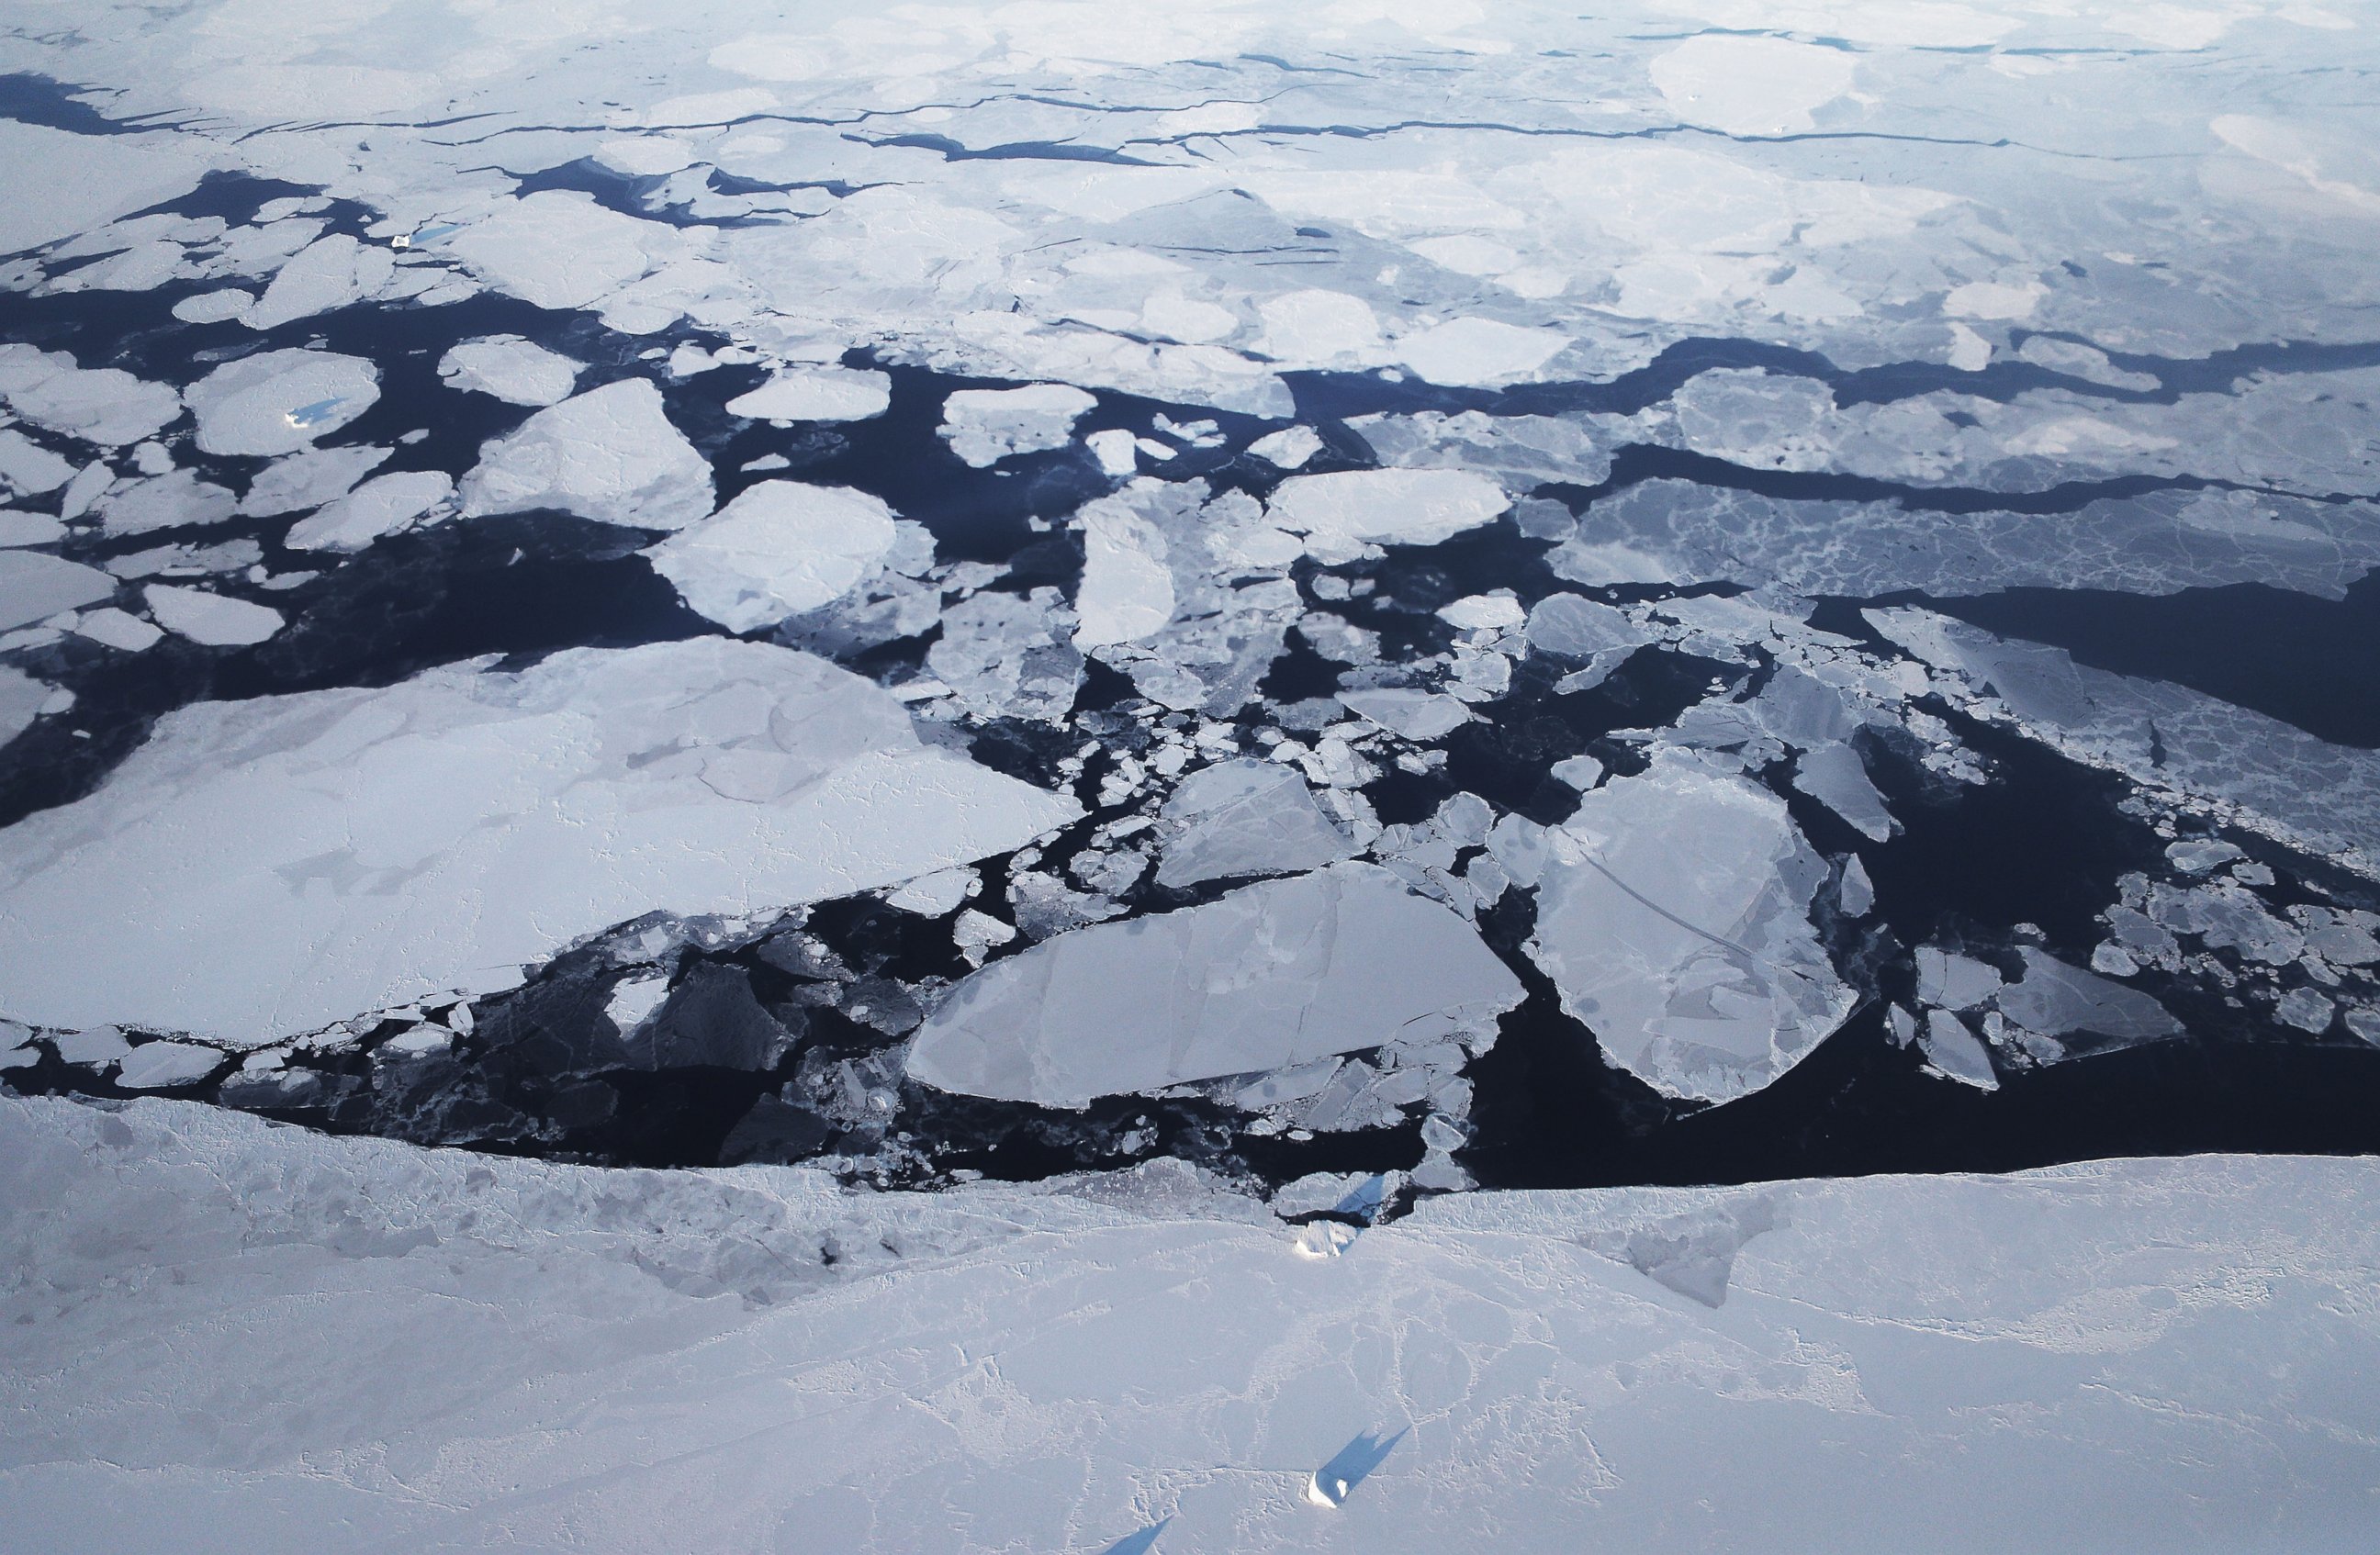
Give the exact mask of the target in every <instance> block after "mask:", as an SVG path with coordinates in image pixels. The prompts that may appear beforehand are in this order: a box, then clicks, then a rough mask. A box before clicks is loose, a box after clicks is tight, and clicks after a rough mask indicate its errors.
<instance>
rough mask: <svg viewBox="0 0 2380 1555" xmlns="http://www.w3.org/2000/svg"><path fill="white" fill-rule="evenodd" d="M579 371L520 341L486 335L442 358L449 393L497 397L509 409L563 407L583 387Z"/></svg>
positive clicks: (556, 355) (533, 344)
mask: <svg viewBox="0 0 2380 1555" xmlns="http://www.w3.org/2000/svg"><path fill="white" fill-rule="evenodd" d="M578 373H579V365H578V364H577V362H574V361H572V360H571V359H570V358H569V357H567V356H562V355H561V354H560V353H558V352H553V351H548V350H547V349H546V348H545V347H544V346H542V345H540V344H537V343H536V342H535V341H530V340H524V339H522V338H521V337H520V336H519V335H482V336H480V338H479V339H477V340H467V341H464V342H463V343H462V344H458V345H456V346H455V347H454V348H453V349H451V350H449V351H448V352H447V353H446V355H445V356H442V357H440V358H439V361H438V376H439V377H440V378H442V379H443V380H445V381H446V383H447V385H448V387H450V388H454V389H458V390H463V391H467V392H468V391H477V392H480V393H482V394H492V395H493V396H495V397H496V398H497V399H499V400H502V401H504V403H505V404H516V405H539V406H543V405H552V404H561V403H562V402H563V401H565V400H566V399H568V398H569V397H570V392H571V390H572V389H574V388H576V387H577V383H578Z"/></svg>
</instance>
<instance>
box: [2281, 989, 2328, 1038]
mask: <svg viewBox="0 0 2380 1555" xmlns="http://www.w3.org/2000/svg"><path fill="white" fill-rule="evenodd" d="M2274 1013H2275V1014H2276V1015H2277V1016H2279V1017H2280V1019H2281V1022H2282V1024H2283V1025H2287V1026H2294V1027H2296V1028H2297V1029H2298V1030H2299V1031H2312V1032H2313V1033H2314V1035H2316V1036H2320V1035H2321V1034H2322V1033H2323V1032H2325V1031H2329V1030H2330V1023H2331V1021H2332V1019H2335V1018H2336V1017H2337V1015H2338V1006H2336V1005H2334V1004H2332V1003H2331V1002H2330V1001H2329V1000H2328V999H2326V998H2325V997H2323V995H2321V994H2317V993H2315V992H2314V991H2313V989H2311V988H2292V989H2290V990H2289V992H2288V993H2286V994H2282V995H2281V1004H2280V1007H2279V1008H2278V1009H2277V1010H2276V1011H2274Z"/></svg>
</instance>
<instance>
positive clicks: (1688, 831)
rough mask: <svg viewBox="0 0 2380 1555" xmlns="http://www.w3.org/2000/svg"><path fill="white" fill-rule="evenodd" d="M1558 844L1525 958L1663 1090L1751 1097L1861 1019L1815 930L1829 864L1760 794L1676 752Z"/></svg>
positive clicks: (1587, 814)
mask: <svg viewBox="0 0 2380 1555" xmlns="http://www.w3.org/2000/svg"><path fill="white" fill-rule="evenodd" d="M1552 842H1553V858H1552V860H1551V862H1549V863H1548V866H1547V868H1546V872H1545V875H1544V878H1543V881H1542V883H1541V884H1540V886H1538V891H1537V926H1536V935H1535V937H1533V938H1532V939H1531V940H1530V942H1529V946H1528V951H1529V955H1530V957H1531V958H1532V959H1534V960H1535V961H1536V963H1537V965H1538V966H1540V967H1542V968H1544V969H1545V971H1546V974H1547V975H1548V977H1550V978H1552V979H1553V981H1554V985H1555V987H1556V988H1557V989H1558V990H1559V991H1560V994H1561V1001H1562V1007H1563V1008H1564V1009H1566V1010H1568V1011H1569V1012H1570V1013H1571V1014H1572V1015H1573V1016H1575V1017H1577V1018H1578V1019H1580V1020H1583V1021H1585V1023H1586V1024H1587V1026H1589V1027H1590V1028H1591V1029H1593V1031H1594V1032H1595V1034H1596V1038H1597V1041H1598V1042H1599V1043H1602V1046H1603V1051H1604V1053H1605V1055H1607V1056H1608V1057H1609V1058H1610V1059H1611V1060H1612V1061H1613V1062H1614V1063H1616V1064H1618V1065H1620V1066H1621V1067H1623V1068H1625V1069H1627V1070H1628V1071H1629V1072H1630V1073H1631V1074H1633V1075H1635V1076H1636V1077H1637V1078H1638V1079H1642V1080H1644V1081H1645V1083H1646V1084H1648V1085H1650V1086H1652V1087H1653V1088H1654V1089H1655V1090H1657V1091H1662V1092H1664V1093H1665V1094H1668V1095H1671V1096H1682V1097H1688V1098H1691V1099H1694V1100H1696V1101H1705V1102H1726V1101H1731V1100H1733V1099H1735V1098H1736V1097H1739V1096H1743V1095H1746V1094H1749V1093H1750V1092H1752V1091H1757V1090H1759V1089H1760V1088H1761V1087H1763V1086H1765V1085H1767V1083H1768V1082H1769V1081H1771V1080H1773V1079H1776V1078H1777V1077H1778V1076H1779V1075H1781V1074H1783V1073H1784V1072H1785V1071H1786V1070H1787V1069H1789V1068H1791V1067H1793V1066H1794V1065H1795V1064H1797V1063H1799V1062H1800V1061H1801V1060H1802V1059H1803V1057H1804V1056H1806V1055H1808V1053H1809V1052H1810V1050H1811V1049H1812V1048H1814V1047H1815V1046H1816V1045H1817V1044H1818V1043H1819V1042H1820V1041H1822V1040H1823V1039H1824V1038H1825V1037H1826V1036H1827V1035H1828V1033H1829V1032H1831V1031H1834V1029H1835V1028H1836V1027H1837V1026H1838V1025H1840V1023H1841V1021H1842V1019H1843V1018H1844V1017H1845V1016H1847V1015H1849V1014H1850V1013H1851V1010H1852V1005H1853V1004H1854V1003H1855V1001H1856V997H1857V996H1856V995H1855V994H1853V993H1852V990H1851V989H1850V988H1849V987H1847V986H1846V985H1845V984H1844V982H1843V981H1842V980H1841V978H1840V977H1839V976H1838V975H1836V972H1835V969H1834V965H1833V963H1832V962H1831V961H1830V960H1829V959H1828V956H1827V953H1826V950H1825V948H1824V947H1823V946H1821V945H1820V944H1819V943H1818V937H1817V934H1816V931H1815V929H1814V928H1812V926H1811V923H1810V918H1809V907H1810V900H1811V898H1812V897H1813V896H1814V895H1815V892H1816V890H1817V887H1818V886H1819V884H1820V883H1822V882H1823V881H1825V880H1826V878H1827V874H1828V872H1827V866H1826V863H1825V861H1823V860H1821V859H1820V858H1819V857H1818V856H1817V855H1816V854H1815V853H1814V852H1812V851H1811V850H1810V847H1809V844H1808V843H1806V842H1804V841H1803V839H1802V836H1801V833H1800V832H1799V831H1798V830H1797V829H1796V828H1795V826H1794V825H1793V823H1792V820H1791V817H1790V816H1788V815H1787V814H1786V812H1785V806H1784V803H1783V802H1781V801H1779V799H1777V797H1776V796H1775V795H1773V794H1770V793H1769V792H1768V791H1767V790H1765V789H1762V788H1760V787H1759V786H1757V785H1756V784H1754V783H1752V782H1750V781H1749V780H1747V779H1744V778H1736V777H1732V776H1727V775H1722V774H1719V773H1716V772H1713V771H1712V770H1710V769H1708V768H1706V767H1704V766H1702V765H1698V764H1697V763H1695V762H1694V761H1693V760H1692V759H1690V758H1686V757H1682V756H1678V755H1674V754H1671V755H1665V756H1664V757H1663V758H1661V759H1660V760H1658V761H1657V762H1656V764H1655V765H1654V766H1653V767H1652V769H1651V770H1649V771H1646V772H1645V773H1642V774H1640V775H1638V776H1636V777H1633V778H1617V779H1614V780H1613V781H1611V782H1609V783H1606V784H1605V785H1603V786H1602V787H1601V788H1599V789H1597V790H1594V791H1593V792H1591V793H1589V794H1587V795H1585V797H1584V798H1583V799H1582V800H1581V802H1580V804H1579V808H1578V810H1577V812H1576V813H1575V814H1573V815H1572V816H1571V818H1570V819H1569V820H1568V821H1567V822H1565V823H1564V824H1563V825H1562V826H1560V827H1559V828H1557V829H1556V830H1555V831H1554V832H1553V833H1552Z"/></svg>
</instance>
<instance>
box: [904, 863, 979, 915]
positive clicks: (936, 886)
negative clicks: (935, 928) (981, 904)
mask: <svg viewBox="0 0 2380 1555" xmlns="http://www.w3.org/2000/svg"><path fill="white" fill-rule="evenodd" d="M982 888H983V883H982V881H980V880H979V879H978V878H977V875H976V873H975V871H973V870H971V869H942V870H936V871H935V872H934V873H933V874H921V875H919V876H918V877H917V879H915V880H912V881H910V882H909V883H908V884H907V885H906V886H902V887H901V888H900V889H899V890H897V891H894V892H892V894H890V895H889V896H887V897H886V898H884V902H885V905H886V906H888V907H897V908H899V909H900V910H902V911H904V912H914V913H917V915H918V916H920V917H924V918H940V917H941V916H942V915H943V914H945V913H948V912H954V911H956V910H958V908H959V907H960V905H961V904H962V903H964V902H965V900H966V899H967V898H969V897H971V896H973V895H975V894H976V892H977V891H978V890H980V889H982Z"/></svg>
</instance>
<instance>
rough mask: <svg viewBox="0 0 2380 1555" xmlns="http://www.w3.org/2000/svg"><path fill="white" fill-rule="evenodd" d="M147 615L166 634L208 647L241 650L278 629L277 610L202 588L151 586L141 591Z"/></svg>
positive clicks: (279, 628) (280, 624) (259, 641)
mask: <svg viewBox="0 0 2380 1555" xmlns="http://www.w3.org/2000/svg"><path fill="white" fill-rule="evenodd" d="M143 596H144V597H146V598H147V600H148V601H149V613H150V614H151V615H152V616H154V617H156V618H157V621H158V623H159V624H160V625H162V626H164V628H165V629H166V630H167V631H169V632H173V633H178V634H179V635H181V636H184V637H188V639H189V640H190V641H191V642H193V643H203V644H205V645H207V646H209V647H219V648H227V647H245V646H247V645H249V644H251V643H261V642H263V641H264V640H265V639H266V638H268V637H270V636H272V635H273V633H276V632H278V631H280V630H281V627H282V622H283V617H282V614H281V612H280V611H278V610H276V609H273V608H272V607H270V606H268V605H254V604H250V603H249V601H247V600H245V599H234V598H233V597H230V596H229V595H226V594H215V593H212V592H211V591H209V590H207V589H203V588H177V587H175V586H173V585H168V584H151V585H149V586H148V588H147V589H145V590H143Z"/></svg>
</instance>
